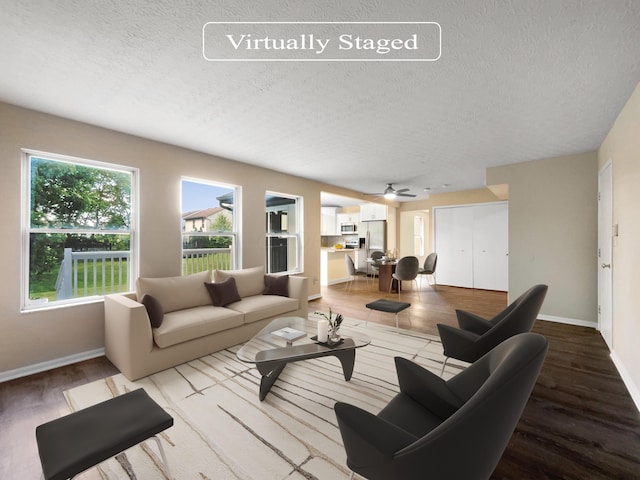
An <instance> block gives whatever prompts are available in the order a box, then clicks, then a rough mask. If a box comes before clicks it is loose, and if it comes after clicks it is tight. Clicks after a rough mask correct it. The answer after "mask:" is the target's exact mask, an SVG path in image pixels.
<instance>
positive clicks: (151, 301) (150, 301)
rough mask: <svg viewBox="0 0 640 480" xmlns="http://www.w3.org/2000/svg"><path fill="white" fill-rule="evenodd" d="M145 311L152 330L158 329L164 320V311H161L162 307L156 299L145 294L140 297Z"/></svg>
mask: <svg viewBox="0 0 640 480" xmlns="http://www.w3.org/2000/svg"><path fill="white" fill-rule="evenodd" d="M140 303H142V304H143V305H144V307H145V308H146V309H147V315H149V321H150V322H151V326H152V327H153V328H158V327H159V326H160V325H162V321H163V320H164V310H163V309H162V305H160V302H159V301H158V299H157V298H156V297H152V296H151V295H149V294H148V293H145V294H144V295H143V296H142V301H141V302H140Z"/></svg>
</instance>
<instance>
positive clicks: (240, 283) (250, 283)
mask: <svg viewBox="0 0 640 480" xmlns="http://www.w3.org/2000/svg"><path fill="white" fill-rule="evenodd" d="M229 277H233V278H235V280H236V287H237V288H238V293H239V294H240V296H241V297H242V298H245V297H251V296H253V295H260V294H262V291H263V290H264V266H260V267H251V268H243V269H241V270H214V271H213V279H214V281H215V282H221V281H223V280H225V279H226V278H229Z"/></svg>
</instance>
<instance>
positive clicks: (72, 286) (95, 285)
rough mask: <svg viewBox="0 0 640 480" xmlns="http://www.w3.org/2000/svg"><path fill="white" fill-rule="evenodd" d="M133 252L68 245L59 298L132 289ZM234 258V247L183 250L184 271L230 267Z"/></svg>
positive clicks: (187, 273)
mask: <svg viewBox="0 0 640 480" xmlns="http://www.w3.org/2000/svg"><path fill="white" fill-rule="evenodd" d="M129 255H130V253H129V251H118V252H112V251H98V252H73V251H72V250H71V249H70V248H65V249H64V258H63V260H62V264H61V265H60V271H59V272H58V278H57V280H56V300H64V299H68V298H77V297H88V296H92V295H107V294H110V293H117V292H124V291H128V290H129V281H128V279H129V276H130V274H131V269H130V262H129ZM231 258H232V256H231V249H230V248H198V249H190V250H183V252H182V274H183V275H191V274H192V273H198V272H202V271H205V270H209V271H212V270H214V269H218V270H230V269H231V268H232V264H231Z"/></svg>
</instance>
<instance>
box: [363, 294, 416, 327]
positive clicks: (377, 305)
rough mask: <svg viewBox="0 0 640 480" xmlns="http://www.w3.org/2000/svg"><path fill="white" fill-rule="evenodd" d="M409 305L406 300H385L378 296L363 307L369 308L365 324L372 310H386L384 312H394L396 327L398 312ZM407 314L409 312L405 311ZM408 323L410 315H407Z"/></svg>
mask: <svg viewBox="0 0 640 480" xmlns="http://www.w3.org/2000/svg"><path fill="white" fill-rule="evenodd" d="M410 306H411V304H410V303H407V302H396V301H394V300H385V299H384V298H380V299H378V300H376V301H375V302H371V303H367V304H366V305H365V307H367V308H368V309H369V315H367V320H365V325H366V324H367V322H368V321H369V316H370V315H371V312H372V311H373V310H376V311H378V312H386V313H395V315H396V328H398V313H400V312H401V311H403V310H405V309H407V308H409V307H410ZM407 315H409V312H407ZM409 323H411V315H409Z"/></svg>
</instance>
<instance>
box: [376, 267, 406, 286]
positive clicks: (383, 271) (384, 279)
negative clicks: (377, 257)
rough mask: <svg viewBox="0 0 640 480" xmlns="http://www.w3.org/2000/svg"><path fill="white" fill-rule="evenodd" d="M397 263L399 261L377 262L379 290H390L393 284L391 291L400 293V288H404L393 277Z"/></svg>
mask: <svg viewBox="0 0 640 480" xmlns="http://www.w3.org/2000/svg"><path fill="white" fill-rule="evenodd" d="M397 264H398V262H397V261H386V262H377V263H376V264H375V266H376V268H377V269H378V290H380V291H381V292H389V286H391V292H393V293H398V290H402V286H401V283H400V282H399V281H398V280H396V279H395V278H393V274H394V273H395V271H396V265H397Z"/></svg>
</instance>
